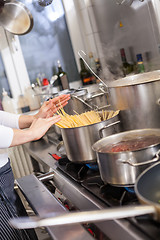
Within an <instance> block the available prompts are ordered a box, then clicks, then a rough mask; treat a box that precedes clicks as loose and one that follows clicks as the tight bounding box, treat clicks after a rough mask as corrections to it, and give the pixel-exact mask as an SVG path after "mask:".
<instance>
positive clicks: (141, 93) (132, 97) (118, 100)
mask: <svg viewBox="0 0 160 240" xmlns="http://www.w3.org/2000/svg"><path fill="white" fill-rule="evenodd" d="M108 85H109V102H110V104H111V106H112V109H119V110H121V112H120V120H121V122H122V129H123V130H124V131H125V130H133V129H142V128H159V127H160V121H159V119H160V106H159V99H160V70H157V71H152V72H147V73H142V74H137V75H133V76H129V77H126V78H122V79H119V80H116V81H113V82H110V83H108Z"/></svg>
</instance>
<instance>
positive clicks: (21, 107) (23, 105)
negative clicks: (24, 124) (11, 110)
mask: <svg viewBox="0 0 160 240" xmlns="http://www.w3.org/2000/svg"><path fill="white" fill-rule="evenodd" d="M29 111H30V107H29V104H28V100H27V99H26V97H25V96H24V95H20V96H19V99H18V112H19V113H25V112H29Z"/></svg>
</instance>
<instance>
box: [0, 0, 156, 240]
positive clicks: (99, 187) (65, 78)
mask: <svg viewBox="0 0 160 240" xmlns="http://www.w3.org/2000/svg"><path fill="white" fill-rule="evenodd" d="M0 8H1V11H0V51H1V54H0V63H1V64H0V94H1V95H0V99H1V104H2V109H4V110H6V111H9V112H12V113H17V114H28V115H32V114H34V113H36V112H37V111H38V110H39V108H40V106H41V105H42V104H43V103H44V102H45V101H48V100H49V99H50V98H54V97H56V96H59V95H61V94H66V93H67V94H68V93H69V94H70V95H71V99H70V100H69V102H68V104H67V105H66V106H65V107H64V108H63V109H61V110H60V111H59V112H58V114H61V115H62V120H61V121H60V122H59V123H57V124H55V125H53V126H52V127H51V128H50V129H49V130H48V131H47V133H46V134H45V135H44V137H42V138H41V139H39V140H37V141H32V142H29V143H25V144H23V145H20V146H16V147H12V148H10V149H9V150H8V153H9V157H10V160H11V165H12V169H13V173H14V177H15V189H16V191H17V193H18V194H19V196H20V197H21V199H22V202H23V203H24V206H25V208H26V210H27V212H28V215H29V217H19V218H13V219H11V223H10V224H11V225H12V226H13V227H14V228H18V229H29V228H34V229H35V230H36V229H41V230H42V231H44V232H45V233H46V234H47V237H46V239H54V240H82V239H83V240H84V239H85V240H90V239H97V240H121V239H123V240H124V239H126V240H157V239H159V238H160V223H159V221H160V217H159V213H160V205H159V204H160V187H159V186H160V162H159V154H160V150H159V146H160V15H159V10H160V2H159V0H32V1H29V0H22V1H16V0H6V1H3V0H2V1H0ZM7 12H8V15H7V14H6V13H7ZM18 13H20V14H19V15H18ZM23 20H24V21H23ZM58 70H59V71H61V72H59V73H58ZM84 72H85V73H84ZM85 74H88V75H86V77H84V76H85ZM6 97H7V98H6ZM6 99H7V100H6ZM7 101H9V102H7ZM8 103H9V104H8ZM7 104H8V105H7ZM89 114H91V115H89ZM38 237H39V240H41V237H40V236H38Z"/></svg>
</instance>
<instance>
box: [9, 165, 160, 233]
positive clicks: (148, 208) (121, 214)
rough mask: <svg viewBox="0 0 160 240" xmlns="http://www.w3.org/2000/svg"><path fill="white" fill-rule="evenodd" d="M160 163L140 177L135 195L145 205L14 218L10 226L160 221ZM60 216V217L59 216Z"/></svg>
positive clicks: (32, 226)
mask: <svg viewBox="0 0 160 240" xmlns="http://www.w3.org/2000/svg"><path fill="white" fill-rule="evenodd" d="M159 186H160V163H156V164H155V165H153V166H151V167H150V168H148V169H146V170H145V171H144V172H143V173H141V175H140V176H139V177H138V179H137V181H136V184H135V193H136V195H137V197H138V199H139V201H140V203H142V204H145V205H134V206H127V207H126V206H125V207H124V206H122V207H120V208H119V207H116V208H110V209H102V210H95V211H84V212H72V213H66V214H64V215H58V213H52V214H50V215H48V216H44V217H33V218H27V217H25V218H13V219H11V221H10V224H11V225H12V226H13V227H15V228H20V229H23V228H36V227H42V226H56V225H64V224H71V223H72V224H73V223H84V222H95V221H102V220H113V219H121V218H126V217H135V216H139V215H146V214H151V215H152V217H153V218H154V219H155V220H158V221H160V204H159V200H160V188H159ZM57 215H58V216H57Z"/></svg>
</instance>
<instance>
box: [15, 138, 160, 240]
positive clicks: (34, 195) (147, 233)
mask: <svg viewBox="0 0 160 240" xmlns="http://www.w3.org/2000/svg"><path fill="white" fill-rule="evenodd" d="M56 139H57V136H56V134H55V139H54V140H56ZM24 147H25V150H26V153H29V154H30V156H32V158H33V159H34V160H35V161H36V163H37V164H38V163H39V164H42V166H46V165H47V166H48V170H49V168H50V171H54V173H55V174H54V176H53V178H52V181H49V182H48V183H50V182H53V184H54V186H55V187H56V189H57V190H55V194H53V190H52V189H50V187H49V188H48V184H47V185H45V183H47V180H45V183H43V182H40V181H39V179H38V178H37V177H35V176H34V175H33V174H31V175H29V176H25V177H22V178H20V179H16V181H15V184H16V187H18V188H20V189H21V192H22V193H23V195H24V196H25V198H27V202H28V203H29V205H30V206H32V209H33V211H34V212H35V213H36V215H38V216H44V215H47V214H48V213H51V212H54V213H56V214H60V209H59V208H58V206H57V204H55V203H58V204H59V205H60V206H61V208H62V209H63V210H64V211H67V209H66V208H65V207H64V206H65V203H66V201H64V200H63V199H68V200H69V201H70V202H71V204H72V206H75V207H76V209H79V211H89V210H97V209H101V210H102V209H106V208H108V209H109V208H113V207H121V206H124V205H125V206H126V205H127V206H133V205H137V204H139V202H138V199H137V196H136V194H135V193H134V194H133V193H130V191H128V189H127V190H126V188H124V187H114V186H112V185H110V184H104V183H103V181H102V180H101V178H100V175H99V173H98V172H97V171H92V170H91V169H89V168H88V167H87V166H86V164H77V163H74V162H70V161H69V160H68V161H66V162H65V163H64V162H61V161H60V162H59V161H58V162H57V161H54V159H53V157H52V156H51V155H50V154H49V153H56V151H57V144H56V142H54V143H50V142H49V141H48V140H47V138H43V139H42V140H40V141H36V142H34V143H27V144H25V145H24ZM90 164H92V163H90ZM82 166H83V167H85V166H86V168H85V169H84V168H83V169H82ZM87 169H88V171H87V172H86V170H87ZM48 170H46V171H48ZM75 177H76V179H75ZM46 186H47V187H46ZM129 189H131V188H129ZM132 189H133V188H132ZM59 192H60V194H58V193H59ZM62 196H63V198H62ZM64 196H65V197H64ZM59 197H60V198H59ZM61 199H62V201H61ZM72 211H73V208H72ZM61 213H62V212H61ZM76 226H77V225H73V224H71V225H68V226H59V227H58V226H57V227H56V228H55V227H52V226H51V227H46V228H45V229H46V231H48V232H49V234H50V237H51V239H57V240H66V236H69V237H68V238H69V240H71V239H73V240H75V239H76V240H77V236H80V235H79V231H78V230H77V228H76ZM85 226H89V227H91V230H92V232H93V233H94V236H95V238H96V239H101V238H102V236H103V239H106V238H109V239H112V240H117V239H118V240H124V239H130V240H137V239H139V240H142V239H143V240H151V239H152V240H157V239H159V236H160V223H158V222H157V221H154V220H153V219H152V218H151V217H150V215H145V216H139V217H136V216H135V217H132V218H125V219H116V220H111V221H105V220H103V221H100V222H94V225H93V224H92V223H91V224H87V225H85ZM83 227H84V225H83ZM58 228H60V230H61V231H60V230H59V229H58ZM68 228H69V230H70V232H72V233H74V235H73V234H72V236H71V234H67V233H66V231H65V230H67V229H68ZM97 228H98V229H99V230H98V232H97ZM84 229H85V228H84ZM85 231H87V230H85ZM59 234H60V235H59ZM57 235H58V236H57ZM78 239H81V238H80V237H79V238H78ZM83 239H86V240H88V238H83Z"/></svg>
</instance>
